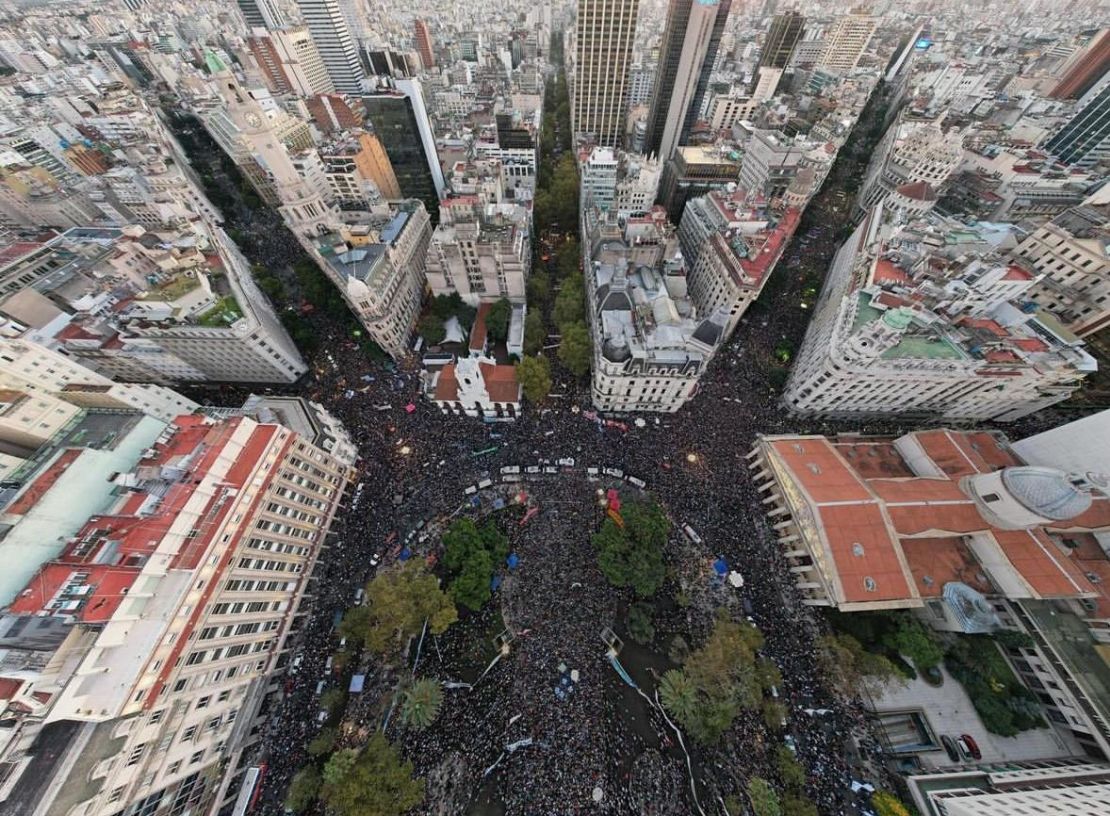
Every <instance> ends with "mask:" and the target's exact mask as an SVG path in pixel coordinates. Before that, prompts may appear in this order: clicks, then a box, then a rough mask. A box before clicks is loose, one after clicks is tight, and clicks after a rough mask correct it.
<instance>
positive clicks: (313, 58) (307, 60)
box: [247, 26, 335, 97]
mask: <svg viewBox="0 0 1110 816" xmlns="http://www.w3.org/2000/svg"><path fill="white" fill-rule="evenodd" d="M247 45H248V46H249V47H250V49H251V53H252V54H253V55H254V58H255V60H256V61H257V62H258V67H259V68H260V69H261V70H262V73H263V78H264V79H265V81H266V85H267V87H268V88H270V90H271V91H273V92H274V93H295V94H296V95H297V96H303V97H308V96H316V95H317V94H326V93H331V92H332V91H333V90H335V88H334V86H333V85H332V81H331V75H330V74H328V69H327V67H326V66H325V65H324V61H323V60H322V59H321V58H320V52H319V51H318V50H317V49H316V43H315V41H314V40H313V39H312V35H311V34H310V33H309V31H308V29H307V28H305V27H304V26H297V27H293V28H285V29H281V30H279V31H270V32H267V33H266V34H265V35H262V36H250V37H248V38H247Z"/></svg>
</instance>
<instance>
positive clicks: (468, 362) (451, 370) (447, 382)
mask: <svg viewBox="0 0 1110 816" xmlns="http://www.w3.org/2000/svg"><path fill="white" fill-rule="evenodd" d="M424 376H425V383H426V385H425V393H426V395H427V397H428V398H429V399H430V400H432V401H433V402H434V403H435V404H436V405H437V406H439V409H440V410H441V411H443V413H445V414H458V415H459V416H464V415H465V416H470V417H479V418H486V419H499V420H504V421H510V420H513V419H515V418H516V417H518V416H520V407H521V406H520V397H521V387H520V383H519V382H518V381H517V378H516V369H515V368H514V367H513V366H511V365H497V363H496V361H495V360H494V359H493V358H492V357H486V356H481V355H480V356H473V355H472V356H469V357H461V358H459V360H458V361H457V362H455V363H449V364H447V365H445V366H443V367H442V368H440V369H438V370H433V371H429V372H426V373H425V375H424Z"/></svg>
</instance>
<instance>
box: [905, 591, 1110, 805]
mask: <svg viewBox="0 0 1110 816" xmlns="http://www.w3.org/2000/svg"><path fill="white" fill-rule="evenodd" d="M1023 606H1024V605H1023ZM1053 614H1055V611H1053ZM1026 651H1032V650H1031V649H1023V650H1021V651H1019V652H1018V654H1020V655H1021V657H1018V658H1017V659H1016V660H1014V662H1015V663H1018V664H1020V665H1022V666H1029V665H1031V667H1035V668H1036V669H1037V672H1036V673H1035V674H1029V675H1027V676H1023V677H1022V681H1023V682H1028V681H1030V680H1036V684H1035V685H1033V688H1035V689H1037V690H1040V689H1041V688H1045V687H1046V683H1049V685H1047V688H1048V690H1049V692H1051V693H1050V694H1047V695H1046V696H1055V695H1057V694H1059V693H1060V691H1059V690H1058V689H1059V685H1060V679H1061V678H1058V677H1053V676H1052V674H1050V673H1054V671H1055V666H1052V665H1051V664H1052V663H1053V662H1057V663H1058V662H1059V661H1058V660H1053V659H1054V658H1056V655H1055V653H1054V652H1053V653H1051V655H1044V654H1032V655H1026V654H1022V652H1026ZM1014 657H1017V656H1016V655H1015V656H1014ZM1029 657H1041V658H1044V659H1043V661H1037V660H1029V659H1028V658H1029ZM1011 659H1013V658H1011ZM1046 664H1047V665H1046ZM1079 669H1080V672H1082V667H1079ZM1046 675H1047V676H1046ZM1081 676H1082V675H1081ZM1027 678H1028V679H1027ZM1067 679H1068V680H1070V679H1072V678H1071V677H1070V676H1069V677H1068V678H1067ZM1068 690H1069V691H1076V692H1080V691H1082V690H1083V689H1082V686H1081V685H1080V684H1079V683H1074V682H1073V683H1071V684H1070V686H1069V687H1068ZM1041 694H1045V692H1041ZM1038 696H1040V695H1038ZM1091 696H1092V697H1093V695H1091ZM1072 703H1073V705H1071V706H1068V707H1065V708H1062V710H1059V709H1057V708H1056V707H1055V706H1052V707H1050V708H1049V711H1050V713H1051V714H1054V715H1056V716H1053V717H1052V719H1054V720H1055V719H1057V717H1059V719H1060V720H1062V721H1066V722H1068V723H1069V724H1070V723H1071V721H1072V719H1079V718H1080V717H1082V718H1083V719H1084V720H1086V719H1087V718H1088V713H1087V712H1095V711H1098V708H1097V705H1095V704H1092V701H1091V699H1090V697H1088V696H1087V695H1084V699H1082V701H1081V702H1080V701H1075V700H1073V701H1072ZM1068 715H1071V716H1070V718H1069V716H1068ZM1080 744H1081V745H1083V743H1082V742H1080ZM1083 747H1087V746H1086V745H1084V746H1083ZM1092 747H1093V746H1092ZM1088 750H1090V749H1088ZM1096 750H1100V749H1096ZM1097 755H1098V754H1097V753H1096V752H1095V750H1091V756H1097ZM906 783H907V784H908V786H909V790H910V792H911V794H912V795H913V801H914V804H916V805H917V807H918V808H919V810H918V812H919V813H943V814H945V816H1011V815H1012V814H1017V813H1022V814H1025V813H1028V814H1037V816H1048V814H1051V816H1091V814H1100V813H1105V812H1106V807H1107V803H1108V802H1110V765H1107V764H1106V763H1103V762H1095V761H1094V760H1092V759H1087V758H1081V757H1076V758H1071V759H1056V758H1052V759H1037V760H1024V761H1018V762H1013V761H1010V762H1007V763H1006V764H1005V765H1004V766H998V765H992V764H983V765H978V764H976V765H973V766H970V767H969V766H961V767H954V768H938V769H936V770H932V771H930V770H925V769H923V770H921V771H918V772H915V773H912V774H910V775H909V776H907V777H906Z"/></svg>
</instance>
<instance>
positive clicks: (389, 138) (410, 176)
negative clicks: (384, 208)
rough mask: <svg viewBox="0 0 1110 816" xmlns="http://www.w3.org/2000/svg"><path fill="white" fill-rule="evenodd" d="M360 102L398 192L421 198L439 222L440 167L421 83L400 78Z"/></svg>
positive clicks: (441, 175) (431, 214)
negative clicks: (376, 137)
mask: <svg viewBox="0 0 1110 816" xmlns="http://www.w3.org/2000/svg"><path fill="white" fill-rule="evenodd" d="M362 104H363V108H364V109H365V110H366V120H367V121H368V122H369V123H370V124H372V125H373V126H374V132H375V133H377V135H378V138H379V139H380V140H381V142H382V145H383V146H384V147H385V152H386V155H388V156H389V163H390V164H392V165H393V172H394V175H396V177H397V184H398V186H399V187H400V188H401V195H402V196H404V197H405V198H416V199H419V200H420V201H422V202H424V207H425V209H427V211H428V214H429V216H430V217H431V219H432V222H433V223H439V199H440V196H441V195H442V194H443V191H444V182H443V169H442V168H441V167H440V165H439V155H438V153H437V151H436V145H435V138H434V137H433V135H432V130H431V124H430V123H429V121H428V113H427V111H426V110H425V109H424V96H423V94H422V93H421V91H420V83H419V82H417V80H414V79H399V80H397V81H396V88H395V89H393V90H383V91H380V92H379V93H375V94H370V95H368V96H364V97H363V98H362Z"/></svg>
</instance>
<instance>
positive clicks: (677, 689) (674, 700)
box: [659, 669, 698, 721]
mask: <svg viewBox="0 0 1110 816" xmlns="http://www.w3.org/2000/svg"><path fill="white" fill-rule="evenodd" d="M659 699H660V701H661V702H662V703H663V707H664V708H665V709H667V711H669V712H671V715H672V716H673V717H676V718H678V720H680V721H685V720H687V719H689V718H690V717H692V716H693V715H694V713H695V711H696V710H697V707H698V690H697V688H696V687H695V686H694V684H693V683H691V682H690V678H689V677H687V676H686V673H685V672H683V671H680V670H679V669H671V670H670V671H668V672H666V673H665V674H664V675H663V679H662V680H660V681H659Z"/></svg>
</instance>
